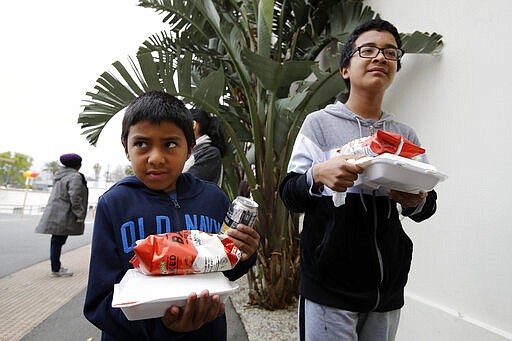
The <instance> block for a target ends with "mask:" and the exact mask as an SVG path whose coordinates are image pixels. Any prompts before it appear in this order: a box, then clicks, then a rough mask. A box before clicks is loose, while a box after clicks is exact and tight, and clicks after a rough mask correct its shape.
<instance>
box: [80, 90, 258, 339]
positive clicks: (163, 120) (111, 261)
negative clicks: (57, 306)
mask: <svg viewBox="0 0 512 341" xmlns="http://www.w3.org/2000/svg"><path fill="white" fill-rule="evenodd" d="M121 142H122V144H123V146H124V149H125V153H126V156H127V158H128V159H129V160H130V162H131V164H132V167H133V171H134V173H135V176H130V177H127V178H125V179H123V180H121V181H119V182H118V183H116V184H115V185H114V186H113V187H112V188H110V189H109V190H108V191H107V192H105V193H104V194H103V195H102V196H101V197H100V199H99V202H98V206H97V210H96V217H95V222H94V233H93V239H92V251H91V260H90V269H89V283H88V287H87V294H86V298H85V305H84V315H85V316H86V318H87V319H88V320H89V321H91V322H92V323H93V324H94V325H96V326H97V327H98V328H99V329H101V330H102V338H101V339H102V340H103V341H106V340H225V339H226V317H225V315H224V304H223V303H221V301H220V297H219V295H213V296H210V294H209V292H208V290H204V291H203V292H201V294H200V295H199V297H198V295H197V294H195V293H191V294H190V295H189V296H188V300H187V303H186V305H185V306H184V307H183V308H181V309H180V308H179V307H177V306H171V307H169V309H168V310H167V311H166V313H165V316H163V317H162V318H154V319H147V320H139V321H129V320H128V319H127V318H126V317H125V316H124V314H123V312H122V311H121V310H120V309H118V308H112V306H111V305H112V296H113V290H114V284H115V283H119V282H120V281H121V278H122V277H123V276H124V274H125V273H126V271H127V270H129V269H131V268H133V267H132V265H131V264H130V259H131V258H132V256H133V254H134V253H133V246H134V245H135V241H136V240H139V239H144V238H146V237H147V236H149V235H151V234H159V233H168V232H176V231H179V230H184V229H188V230H201V231H203V232H208V233H217V232H218V231H219V229H220V226H221V224H222V221H223V219H224V216H225V214H226V212H227V210H228V207H229V204H230V203H229V200H228V198H227V196H226V195H225V194H224V192H222V190H221V189H220V188H219V187H218V186H217V185H215V184H214V183H209V182H204V181H201V180H199V179H198V178H196V177H194V176H192V175H190V174H187V173H182V170H183V165H184V164H185V161H186V160H187V159H188V157H189V156H190V154H191V152H192V148H193V146H194V144H195V139H194V132H193V129H192V117H191V114H190V112H189V110H188V109H187V108H186V107H185V105H184V104H183V102H181V101H180V100H178V99H177V98H175V97H173V96H171V95H169V94H167V93H164V92H148V93H146V94H144V95H142V96H140V97H138V98H136V99H135V100H134V101H133V102H132V103H131V104H130V105H129V106H128V108H127V109H126V112H125V116H124V119H123V123H122V133H121ZM228 234H229V236H230V237H231V238H232V239H233V241H234V243H235V245H236V246H237V247H238V248H239V249H240V251H241V259H240V261H239V262H238V263H237V265H236V266H235V267H234V268H233V269H232V270H229V271H225V272H224V275H225V276H226V277H227V278H228V279H230V280H235V279H237V278H239V277H241V276H242V275H244V274H245V273H246V272H247V271H248V270H249V268H250V267H251V266H253V265H254V263H255V261H256V250H257V248H258V244H259V235H258V233H257V232H256V231H255V230H253V229H251V228H249V227H248V226H245V225H241V224H240V225H238V227H237V229H230V230H229V231H228ZM205 289H206V288H205ZM199 298H200V299H199Z"/></svg>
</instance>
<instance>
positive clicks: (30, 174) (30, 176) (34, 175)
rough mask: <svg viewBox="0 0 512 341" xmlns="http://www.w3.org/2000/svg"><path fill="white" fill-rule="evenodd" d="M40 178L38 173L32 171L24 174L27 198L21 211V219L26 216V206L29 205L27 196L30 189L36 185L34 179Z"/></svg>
mask: <svg viewBox="0 0 512 341" xmlns="http://www.w3.org/2000/svg"><path fill="white" fill-rule="evenodd" d="M38 176H39V174H38V173H34V172H31V171H25V172H23V177H24V178H25V197H24V198H23V207H22V209H21V217H23V215H24V214H25V205H26V203H27V195H28V187H29V186H31V185H32V184H33V183H34V179H35V178H37V177H38Z"/></svg>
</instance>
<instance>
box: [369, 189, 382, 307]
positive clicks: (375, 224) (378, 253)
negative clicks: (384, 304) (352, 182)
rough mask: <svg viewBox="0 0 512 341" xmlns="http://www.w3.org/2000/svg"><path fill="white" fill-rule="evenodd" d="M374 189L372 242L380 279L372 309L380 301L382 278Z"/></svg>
mask: <svg viewBox="0 0 512 341" xmlns="http://www.w3.org/2000/svg"><path fill="white" fill-rule="evenodd" d="M375 192H376V191H375V190H374V191H373V193H372V207H373V242H374V245H375V251H376V252H377V259H378V260H379V270H380V280H379V285H378V286H377V300H376V302H375V306H374V307H373V309H372V311H373V310H375V309H377V307H378V306H379V303H380V286H381V284H382V281H383V280H384V266H383V264H382V254H381V253H380V249H379V245H378V244H377V203H376V200H375Z"/></svg>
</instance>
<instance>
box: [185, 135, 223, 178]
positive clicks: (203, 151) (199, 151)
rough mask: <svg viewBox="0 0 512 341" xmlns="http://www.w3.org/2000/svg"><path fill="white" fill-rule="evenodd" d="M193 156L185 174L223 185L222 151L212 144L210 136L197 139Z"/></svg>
mask: <svg viewBox="0 0 512 341" xmlns="http://www.w3.org/2000/svg"><path fill="white" fill-rule="evenodd" d="M196 142H197V144H196V145H195V146H194V148H193V150H192V155H191V156H190V158H189V159H188V160H187V162H186V163H185V167H184V169H183V171H184V172H188V173H190V174H193V175H195V176H196V177H198V178H199V179H202V180H206V181H211V182H214V183H216V184H218V185H219V186H220V185H221V184H222V155H221V152H220V149H219V148H217V147H215V146H214V145H213V144H212V140H211V139H210V137H209V136H208V135H203V136H201V137H200V138H198V139H197V141H196Z"/></svg>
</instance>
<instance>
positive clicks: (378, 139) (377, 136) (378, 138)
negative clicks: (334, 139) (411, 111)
mask: <svg viewBox="0 0 512 341" xmlns="http://www.w3.org/2000/svg"><path fill="white" fill-rule="evenodd" d="M338 152H339V153H341V155H366V156H377V155H381V154H384V153H390V154H395V155H398V156H402V157H406V158H409V159H410V158H413V157H415V156H417V155H420V154H423V153H425V149H423V148H421V147H419V146H417V145H415V144H414V143H412V142H411V141H409V140H407V139H406V138H405V137H403V136H402V135H400V134H395V133H391V132H389V131H384V130H377V132H376V133H374V134H372V135H370V136H368V137H363V138H360V139H356V140H353V141H350V142H349V143H347V144H345V145H344V146H343V147H341V149H340V150H339V151H338Z"/></svg>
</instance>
